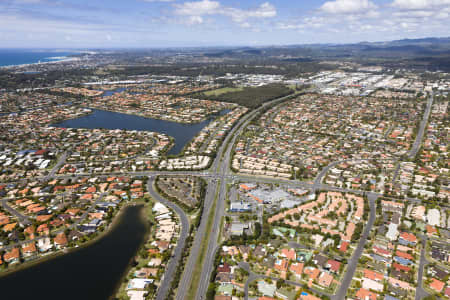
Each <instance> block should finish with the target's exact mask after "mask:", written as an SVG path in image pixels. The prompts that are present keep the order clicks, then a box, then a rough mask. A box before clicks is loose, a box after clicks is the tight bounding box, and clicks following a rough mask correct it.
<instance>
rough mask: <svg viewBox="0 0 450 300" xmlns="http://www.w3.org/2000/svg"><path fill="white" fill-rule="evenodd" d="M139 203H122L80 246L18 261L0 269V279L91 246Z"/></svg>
mask: <svg viewBox="0 0 450 300" xmlns="http://www.w3.org/2000/svg"><path fill="white" fill-rule="evenodd" d="M139 205H142V206H143V207H144V206H145V205H144V204H141V203H128V204H126V205H124V206H123V207H121V208H120V209H119V211H118V212H117V214H116V216H114V218H113V220H112V222H111V223H110V224H109V225H108V227H107V228H105V230H103V231H101V232H99V234H98V235H97V236H95V237H94V238H92V239H91V240H88V241H86V242H85V243H83V244H81V245H80V246H78V247H71V248H66V249H62V250H58V251H56V252H53V253H50V254H48V255H44V256H42V257H39V258H36V259H32V260H29V261H25V262H23V263H20V264H18V265H17V267H14V268H13V269H10V270H8V269H7V270H5V271H0V279H2V278H3V277H5V276H8V275H11V274H14V273H16V272H19V271H21V270H24V269H28V268H30V267H33V266H37V265H39V264H42V263H44V262H47V261H51V260H53V259H55V258H57V257H60V256H63V255H66V254H70V253H73V252H75V251H78V250H82V249H83V248H86V247H88V246H91V245H92V244H94V243H96V242H98V241H99V240H100V239H102V238H103V237H105V236H106V235H107V234H108V233H110V232H111V231H112V230H113V229H115V227H117V225H119V224H120V221H122V220H121V218H122V217H123V215H124V212H125V210H126V209H127V208H129V207H130V206H139Z"/></svg>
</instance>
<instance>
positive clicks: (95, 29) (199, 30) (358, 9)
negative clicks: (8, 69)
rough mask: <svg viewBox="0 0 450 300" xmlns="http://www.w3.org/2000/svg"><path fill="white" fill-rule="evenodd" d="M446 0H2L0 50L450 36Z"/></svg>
mask: <svg viewBox="0 0 450 300" xmlns="http://www.w3.org/2000/svg"><path fill="white" fill-rule="evenodd" d="M449 14H450V0H330V1H326V0H314V1H313V0H267V1H266V0H262V1H257V0H248V1H243V0H241V1H237V0H191V1H184V0H0V47H6V48H11V47H29V48H37V47H45V48H53V47H64V48H116V47H123V48H128V47H168V46H169V47H170V46H176V47H180V46H187V47H192V46H234V45H249V46H257V45H286V44H308V43H350V42H360V41H385V40H393V39H402V38H420V37H430V36H436V37H444V36H450V17H449Z"/></svg>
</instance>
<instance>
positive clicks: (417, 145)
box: [408, 94, 433, 158]
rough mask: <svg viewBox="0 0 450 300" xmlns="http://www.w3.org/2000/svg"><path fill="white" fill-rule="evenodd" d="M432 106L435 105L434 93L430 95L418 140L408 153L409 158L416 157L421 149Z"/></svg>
mask: <svg viewBox="0 0 450 300" xmlns="http://www.w3.org/2000/svg"><path fill="white" fill-rule="evenodd" d="M432 106H433V94H430V97H429V98H428V101H427V108H426V109H425V113H424V115H423V118H422V121H421V122H420V128H419V131H418V132H417V136H416V140H415V141H414V144H413V146H412V147H411V150H410V151H409V153H408V157H409V158H414V157H415V156H416V154H417V152H418V151H419V149H420V145H421V144H422V139H423V136H424V134H425V129H426V128H425V127H426V126H427V124H428V118H429V117H430V113H431V107H432Z"/></svg>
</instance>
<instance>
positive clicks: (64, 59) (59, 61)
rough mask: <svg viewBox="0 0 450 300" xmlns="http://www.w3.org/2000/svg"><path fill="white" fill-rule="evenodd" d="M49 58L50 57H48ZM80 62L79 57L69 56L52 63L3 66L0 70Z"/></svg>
mask: <svg viewBox="0 0 450 300" xmlns="http://www.w3.org/2000/svg"><path fill="white" fill-rule="evenodd" d="M50 58H51V57H50ZM79 60H81V59H80V58H79V57H69V56H62V57H60V58H59V59H57V60H52V61H44V62H35V63H28V64H18V65H5V66H0V70H10V69H14V68H26V67H32V66H36V65H48V64H58V63H64V62H71V61H79Z"/></svg>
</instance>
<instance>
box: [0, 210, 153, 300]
mask: <svg viewBox="0 0 450 300" xmlns="http://www.w3.org/2000/svg"><path fill="white" fill-rule="evenodd" d="M143 209H144V208H143V206H130V207H127V208H125V210H124V211H123V213H122V215H121V216H120V217H119V218H120V220H119V221H118V223H117V224H116V225H115V226H114V227H113V228H112V230H111V231H110V232H108V233H107V234H106V235H105V236H103V237H102V238H100V239H99V240H98V241H96V242H94V243H93V244H91V245H88V246H86V247H82V248H80V249H77V250H75V251H72V252H69V253H68V254H65V255H62V256H58V257H55V258H53V259H50V260H47V261H44V262H42V263H39V264H36V265H33V266H31V267H28V268H25V269H22V270H20V271H17V272H14V273H12V274H9V275H6V276H5V277H0V298H1V299H5V300H6V299H8V300H9V299H11V300H12V299H17V300H19V299H47V300H53V299H54V300H61V299H64V300H72V299H73V300H80V299H83V300H90V299H92V300H106V299H109V298H110V297H111V296H112V295H111V293H113V292H114V290H115V288H116V287H117V285H118V284H119V283H120V281H121V279H122V277H123V275H124V273H125V272H126V270H127V267H128V266H129V263H130V260H131V258H132V257H134V255H135V254H136V252H137V250H138V249H139V246H140V245H141V244H142V243H143V242H144V239H145V235H146V232H147V225H146V222H145V220H144V218H143V217H142V212H143Z"/></svg>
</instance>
